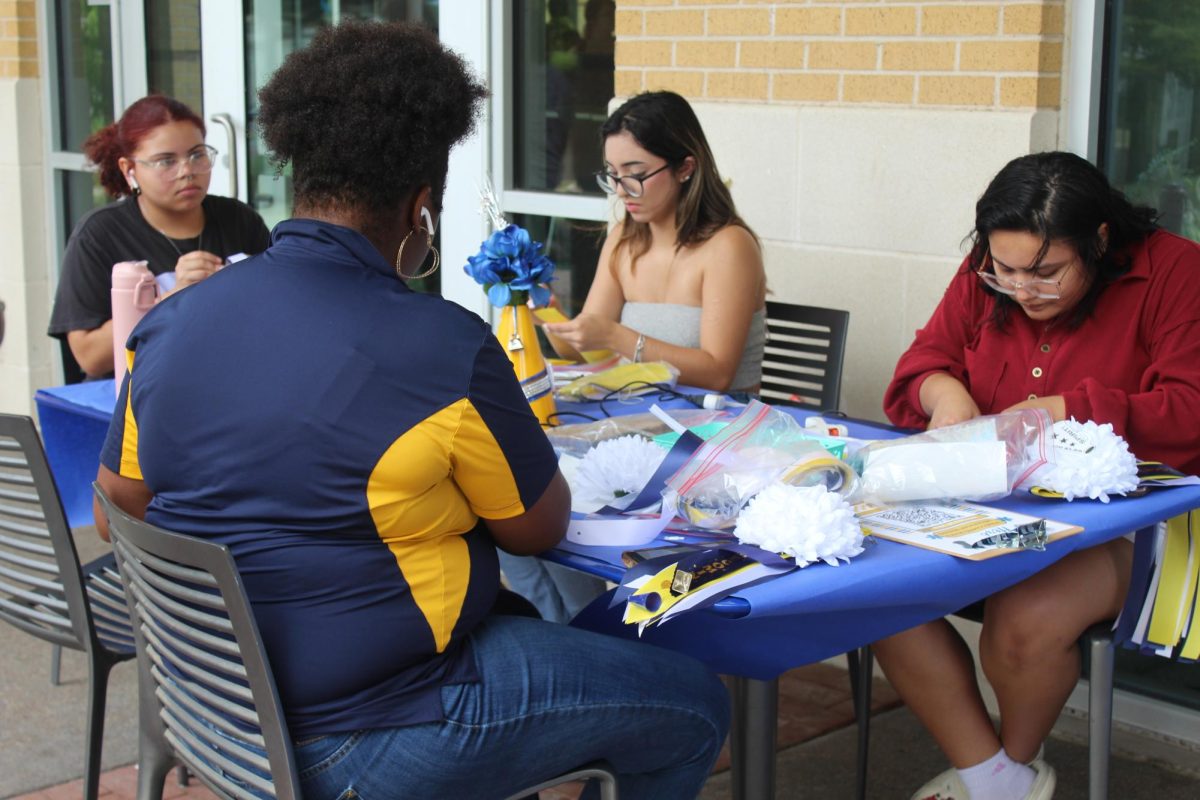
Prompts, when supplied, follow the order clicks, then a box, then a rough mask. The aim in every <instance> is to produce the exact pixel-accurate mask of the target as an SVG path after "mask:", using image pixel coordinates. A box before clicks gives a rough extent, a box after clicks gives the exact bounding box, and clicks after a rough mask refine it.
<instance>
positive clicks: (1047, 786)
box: [1025, 758, 1058, 800]
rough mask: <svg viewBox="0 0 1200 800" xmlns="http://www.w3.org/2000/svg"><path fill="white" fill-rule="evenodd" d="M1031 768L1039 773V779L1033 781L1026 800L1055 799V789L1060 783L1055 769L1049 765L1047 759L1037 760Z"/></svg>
mask: <svg viewBox="0 0 1200 800" xmlns="http://www.w3.org/2000/svg"><path fill="white" fill-rule="evenodd" d="M1029 768H1030V769H1031V770H1033V771H1034V772H1036V773H1037V777H1036V778H1034V779H1033V786H1031V787H1029V794H1027V795H1025V800H1050V798H1052V797H1054V787H1055V785H1056V784H1057V783H1058V778H1057V777H1056V776H1055V774H1054V767H1052V766H1050V765H1049V764H1047V763H1046V761H1045V759H1042V758H1037V759H1034V761H1033V763H1032V764H1030V765H1029Z"/></svg>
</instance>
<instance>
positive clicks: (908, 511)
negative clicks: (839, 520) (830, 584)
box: [854, 500, 1083, 561]
mask: <svg viewBox="0 0 1200 800" xmlns="http://www.w3.org/2000/svg"><path fill="white" fill-rule="evenodd" d="M854 515H855V516H856V517H857V518H858V520H859V522H860V523H861V524H862V528H863V532H864V533H869V534H871V535H873V536H878V537H879V538H881V539H890V540H891V541H894V542H901V543H903V544H911V545H914V546H916V547H922V548H925V549H926V550H934V551H936V552H939V553H946V554H948V555H952V556H957V557H958V558H966V559H969V560H971V561H980V560H982V559H986V558H994V557H995V556H999V555H1004V554H1005V553H1013V552H1018V551H1019V550H1021V549H1030V548H1032V549H1045V544H1046V543H1047V542H1052V541H1056V540H1058V539H1062V538H1063V537H1065V536H1071V535H1072V534H1076V533H1079V532H1080V531H1082V530H1083V528H1082V527H1080V526H1079V525H1069V524H1067V523H1065V522H1055V521H1053V520H1047V519H1041V518H1039V517H1033V516H1030V515H1027V514H1017V513H1014V512H1012V511H1006V510H1003V509H999V508H992V507H990V506H985V505H980V504H978V503H961V502H954V501H949V500H938V501H929V502H923V503H900V504H895V505H885V504H875V503H865V502H864V503H858V504H857V505H855V506H854Z"/></svg>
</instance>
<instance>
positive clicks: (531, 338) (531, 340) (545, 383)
mask: <svg viewBox="0 0 1200 800" xmlns="http://www.w3.org/2000/svg"><path fill="white" fill-rule="evenodd" d="M498 313H499V315H500V318H499V319H498V320H497V322H496V338H497V339H499V340H500V346H501V347H503V348H504V351H505V352H506V353H508V360H509V361H511V362H512V365H513V369H514V370H515V371H516V373H517V380H519V381H520V382H521V388H522V389H523V390H524V391H525V399H526V400H528V401H529V406H530V408H532V409H533V413H534V415H535V416H537V418H538V419H539V420H541V421H542V422H543V423H548V422H549V421H550V415H551V414H553V413H554V411H555V408H554V394H553V393H552V391H551V389H552V388H553V385H552V383H553V382H552V381H551V378H550V371H549V369H548V368H547V366H546V359H545V358H544V357H543V356H542V348H541V346H540V345H539V344H538V338H537V329H536V328H535V327H534V324H533V312H532V311H530V309H529V306H527V305H525V304H524V303H522V304H521V305H514V306H504V307H502V308H500V309H499V312H498Z"/></svg>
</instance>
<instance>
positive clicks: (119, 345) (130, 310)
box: [112, 261, 158, 394]
mask: <svg viewBox="0 0 1200 800" xmlns="http://www.w3.org/2000/svg"><path fill="white" fill-rule="evenodd" d="M157 298H158V284H156V283H155V282H154V275H153V274H151V272H150V270H149V268H148V267H147V265H146V262H145V261H122V262H120V263H119V264H113V269H112V322H113V324H112V335H113V377H114V378H115V383H116V386H117V394H120V393H121V381H122V380H124V378H125V342H126V340H128V339H129V334H130V333H132V332H133V328H134V326H135V325H137V324H138V322H139V321H141V319H142V317H144V316H145V315H146V312H147V311H149V310H150V309H151V308H152V307H153V306H154V301H155V300H156V299H157Z"/></svg>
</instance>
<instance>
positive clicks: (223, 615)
mask: <svg viewBox="0 0 1200 800" xmlns="http://www.w3.org/2000/svg"><path fill="white" fill-rule="evenodd" d="M96 495H97V496H98V497H99V498H100V503H101V505H102V507H103V509H104V513H105V515H106V516H107V518H108V524H109V531H110V532H111V534H112V540H113V548H114V550H115V551H116V554H117V564H118V565H119V566H120V569H121V577H122V578H123V579H124V581H125V585H126V593H127V595H128V597H129V602H130V607H131V612H132V616H133V620H134V635H135V638H136V642H137V659H138V694H139V698H140V700H139V702H140V717H141V721H140V725H141V733H142V747H143V748H145V747H147V746H149V747H152V748H155V747H157V748H161V749H162V750H164V751H166V752H168V753H169V754H170V755H171V756H173V757H174V758H175V759H176V760H178V761H179V762H181V763H183V764H184V765H185V766H187V767H188V769H190V770H191V771H192V772H194V773H195V774H196V775H197V776H198V777H200V779H201V780H203V781H204V782H205V783H206V784H207V785H208V786H209V788H211V789H213V790H214V791H215V792H216V793H217V794H218V795H219V796H222V797H230V798H262V797H277V798H298V797H299V788H298V782H297V778H296V765H295V759H294V756H293V753H292V743H291V737H290V736H289V734H288V731H287V724H286V722H285V720H284V716H283V709H282V706H281V704H280V701H279V693H278V691H277V689H276V687H275V679H274V676H273V675H272V672H271V667H270V664H269V663H268V661H267V654H266V651H265V650H264V649H263V643H262V637H261V636H260V635H259V631H258V625H257V624H256V623H255V621H254V615H253V613H252V611H251V609H250V602H249V600H248V599H247V597H246V591H245V588H244V586H243V584H242V580H241V577H240V575H239V574H238V571H237V567H236V566H235V564H234V561H233V557H232V556H231V555H230V553H229V549H228V548H226V547H225V546H224V545H221V544H217V543H215V542H208V541H204V540H203V539H198V538H195V537H191V536H183V535H181V534H177V533H172V532H170V531H165V530H162V529H161V528H156V527H154V526H152V525H149V524H147V523H145V522H142V521H140V520H136V519H134V518H132V517H130V516H129V515H128V514H125V513H124V512H123V511H121V510H120V509H118V508H117V507H116V506H114V505H113V504H112V502H111V501H110V500H109V499H108V498H107V497H106V496H105V495H104V493H103V492H102V491H101V490H100V488H99V486H97V487H96ZM143 758H145V756H144V755H143ZM146 766H147V765H146V764H145V762H144V761H143V765H142V768H143V769H144V768H146Z"/></svg>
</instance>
